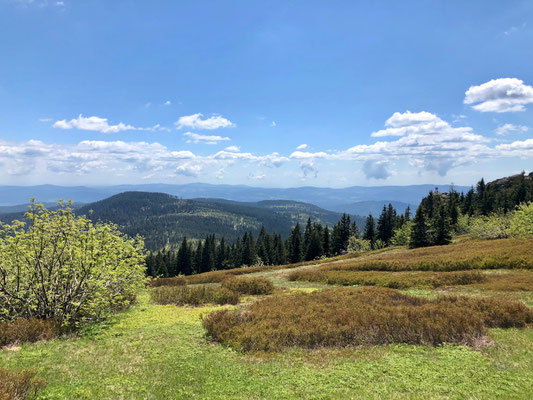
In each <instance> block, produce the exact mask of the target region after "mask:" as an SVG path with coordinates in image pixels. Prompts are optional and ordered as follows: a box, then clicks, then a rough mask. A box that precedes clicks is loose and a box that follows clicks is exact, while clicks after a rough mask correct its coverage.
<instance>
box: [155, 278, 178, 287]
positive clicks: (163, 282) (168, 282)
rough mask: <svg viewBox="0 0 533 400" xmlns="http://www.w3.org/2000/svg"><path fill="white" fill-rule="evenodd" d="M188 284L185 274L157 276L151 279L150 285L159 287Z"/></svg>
mask: <svg viewBox="0 0 533 400" xmlns="http://www.w3.org/2000/svg"><path fill="white" fill-rule="evenodd" d="M186 284H187V279H185V278H184V277H183V276H175V277H173V278H155V279H152V280H151V281H150V286H152V287H159V286H185V285H186Z"/></svg>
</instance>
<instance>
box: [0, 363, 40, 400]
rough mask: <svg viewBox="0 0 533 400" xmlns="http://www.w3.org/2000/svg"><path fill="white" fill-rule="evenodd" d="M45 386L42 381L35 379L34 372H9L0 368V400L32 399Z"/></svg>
mask: <svg viewBox="0 0 533 400" xmlns="http://www.w3.org/2000/svg"><path fill="white" fill-rule="evenodd" d="M45 386H46V382H45V381H44V380H42V379H35V372H34V371H21V372H10V371H7V370H5V369H4V368H0V400H23V399H28V398H32V397H35V395H36V394H37V392H38V391H39V390H40V389H42V388H44V387H45Z"/></svg>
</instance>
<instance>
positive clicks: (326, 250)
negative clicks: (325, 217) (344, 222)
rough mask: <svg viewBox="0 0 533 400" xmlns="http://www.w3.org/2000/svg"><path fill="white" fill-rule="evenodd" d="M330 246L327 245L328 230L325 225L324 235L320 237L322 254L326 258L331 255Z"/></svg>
mask: <svg viewBox="0 0 533 400" xmlns="http://www.w3.org/2000/svg"><path fill="white" fill-rule="evenodd" d="M330 251H331V250H330V244H329V228H328V226H327V225H326V227H325V228H324V233H323V235H322V252H323V254H324V255H325V256H326V257H329V256H330V255H331V253H330Z"/></svg>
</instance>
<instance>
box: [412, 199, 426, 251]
mask: <svg viewBox="0 0 533 400" xmlns="http://www.w3.org/2000/svg"><path fill="white" fill-rule="evenodd" d="M429 244H430V242H429V238H428V226H427V217H426V214H425V210H424V207H423V206H422V205H419V206H418V208H417V209H416V214H415V217H414V218H413V227H412V230H411V240H410V247H425V246H429Z"/></svg>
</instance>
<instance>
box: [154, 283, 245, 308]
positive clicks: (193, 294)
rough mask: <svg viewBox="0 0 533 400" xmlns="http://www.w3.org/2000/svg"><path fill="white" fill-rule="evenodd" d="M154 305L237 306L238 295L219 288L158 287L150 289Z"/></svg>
mask: <svg viewBox="0 0 533 400" xmlns="http://www.w3.org/2000/svg"><path fill="white" fill-rule="evenodd" d="M151 295H152V301H153V302H154V303H155V304H175V305H178V306H183V305H191V306H199V305H202V304H210V303H211V304H237V303H238V302H239V294H238V293H235V292H233V291H231V290H229V289H226V288H223V287H219V286H195V287H191V286H160V287H156V288H154V289H152V292H151Z"/></svg>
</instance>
